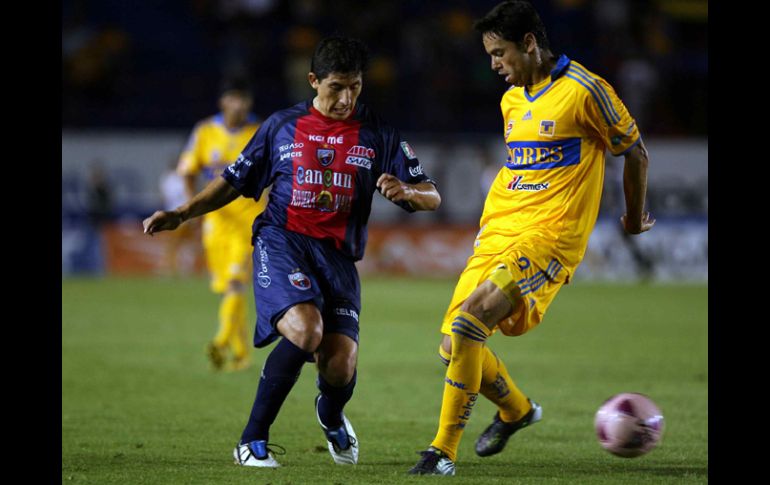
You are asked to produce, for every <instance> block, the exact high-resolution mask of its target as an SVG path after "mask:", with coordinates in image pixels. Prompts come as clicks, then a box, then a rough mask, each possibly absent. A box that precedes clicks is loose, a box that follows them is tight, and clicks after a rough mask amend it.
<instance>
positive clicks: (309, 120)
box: [222, 101, 435, 261]
mask: <svg viewBox="0 0 770 485" xmlns="http://www.w3.org/2000/svg"><path fill="white" fill-rule="evenodd" d="M383 173H389V174H392V175H394V176H396V177H398V178H399V179H400V180H401V181H403V182H406V183H410V184H416V183H419V182H430V183H434V184H435V182H433V180H431V179H430V178H429V177H428V176H427V175H426V174H425V173H424V172H423V168H422V166H421V165H420V161H419V159H418V158H417V156H416V155H415V153H414V151H413V150H412V148H411V147H410V146H409V143H407V142H406V141H404V140H403V139H402V138H401V136H400V135H399V133H398V131H397V130H396V129H395V128H393V127H391V126H390V125H388V124H386V123H385V122H384V121H383V120H382V119H381V118H379V117H378V116H377V115H375V114H374V113H372V112H371V110H370V109H369V108H368V107H366V106H365V105H363V104H361V103H358V105H357V106H356V110H355V112H354V114H353V115H351V116H350V117H348V118H347V119H345V120H334V119H332V118H328V117H326V116H324V115H322V114H321V113H320V112H319V111H318V110H316V109H315V108H314V107H313V105H312V102H311V101H303V102H301V103H299V104H297V105H295V106H293V107H291V108H288V109H285V110H281V111H277V112H276V113H274V114H272V115H271V116H270V117H269V118H267V120H265V122H264V123H262V125H261V126H260V128H259V130H258V131H257V133H256V134H255V135H254V136H253V137H252V139H251V140H250V141H249V143H248V144H247V145H246V148H244V150H243V151H242V152H241V155H240V156H239V157H238V159H237V160H236V161H235V162H234V163H232V164H231V165H229V166H228V167H227V168H226V169H225V170H224V172H223V173H222V176H223V177H224V178H225V180H227V182H229V183H230V184H231V185H232V186H233V187H235V189H237V190H238V191H239V192H240V193H241V194H243V195H244V196H246V197H252V198H257V197H259V194H261V193H262V190H263V189H265V188H266V187H268V186H270V185H272V189H271V190H270V196H269V197H270V198H269V200H268V203H267V208H266V209H265V211H264V212H263V213H262V214H260V215H259V216H258V217H257V218H256V219H255V221H254V225H253V230H254V233H255V234H256V232H257V231H258V230H259V228H260V227H261V226H263V225H274V226H278V227H282V228H285V229H287V230H289V231H293V232H296V233H299V234H304V235H307V236H310V237H313V238H316V239H319V240H328V241H330V242H333V244H334V245H335V247H336V248H337V249H338V250H340V251H342V253H343V254H345V255H347V256H348V257H350V258H352V259H353V260H354V261H357V260H359V259H361V258H362V257H363V255H364V247H365V246H366V238H367V231H366V224H367V221H368V220H369V214H370V212H371V208H372V197H373V195H374V191H375V190H376V188H377V187H376V186H375V184H376V182H377V179H378V178H379V177H380V175H381V174H383ZM397 204H398V205H399V206H401V207H402V208H403V209H405V210H407V211H409V212H413V211H414V209H412V207H411V206H410V205H409V204H408V203H406V202H400V203H397Z"/></svg>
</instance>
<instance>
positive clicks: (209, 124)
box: [177, 113, 267, 233]
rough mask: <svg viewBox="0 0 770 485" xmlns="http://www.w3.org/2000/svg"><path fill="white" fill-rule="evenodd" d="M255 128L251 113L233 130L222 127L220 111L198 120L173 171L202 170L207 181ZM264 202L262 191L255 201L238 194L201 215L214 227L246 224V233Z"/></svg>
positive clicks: (234, 155) (236, 153)
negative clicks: (220, 205)
mask: <svg viewBox="0 0 770 485" xmlns="http://www.w3.org/2000/svg"><path fill="white" fill-rule="evenodd" d="M258 128H259V123H257V121H256V118H255V117H254V116H252V115H250V116H249V118H248V119H247V121H246V123H245V124H244V125H243V126H242V127H240V128H237V129H235V130H229V129H228V128H227V126H225V123H224V118H223V116H222V114H221V113H219V114H217V115H214V116H210V117H208V118H206V119H204V120H202V121H200V122H198V123H197V124H196V125H195V128H193V132H192V134H191V135H190V138H189V140H188V142H187V145H186V146H185V148H184V150H183V151H182V154H181V156H180V159H179V166H178V169H177V172H178V173H179V174H180V175H198V174H201V173H202V174H203V176H204V178H205V179H206V182H207V183H208V182H209V181H211V180H213V179H214V178H215V177H219V176H220V175H221V174H222V171H223V170H224V169H225V167H227V166H228V165H230V164H231V163H233V162H234V161H235V160H236V159H237V158H238V156H239V155H240V154H241V150H243V147H245V146H246V144H247V143H248V142H249V140H251V137H252V136H254V133H256V131H257V129H258ZM266 205H267V197H266V194H265V193H263V194H262V196H261V197H260V199H259V201H258V202H255V201H254V199H247V198H245V197H243V196H239V197H238V198H237V199H235V200H234V201H232V202H231V203H229V204H228V205H226V206H224V207H222V208H221V209H218V210H216V211H213V212H210V213H208V214H206V215H205V216H204V218H205V220H206V222H207V223H209V224H212V225H214V226H215V227H221V226H226V225H228V224H232V223H236V224H239V225H240V224H248V228H249V233H250V231H251V224H252V223H253V222H254V219H255V218H256V217H257V216H258V215H259V214H260V213H261V212H262V211H263V210H264V208H265V206H266Z"/></svg>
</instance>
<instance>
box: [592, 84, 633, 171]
mask: <svg viewBox="0 0 770 485" xmlns="http://www.w3.org/2000/svg"><path fill="white" fill-rule="evenodd" d="M584 82H585V87H586V89H587V91H588V94H587V95H586V97H585V102H584V105H583V114H584V120H583V121H584V123H585V124H586V125H587V127H588V128H589V129H590V130H591V131H593V132H594V133H596V134H597V135H598V136H599V138H601V140H602V141H603V142H604V145H605V146H606V147H607V149H608V150H609V151H610V152H611V153H612V154H613V155H615V156H619V155H623V154H624V153H625V152H627V151H628V150H629V149H630V148H631V147H632V146H634V145H636V144H637V143H638V142H639V139H640V134H639V128H638V127H637V126H636V121H635V120H634V119H633V118H632V117H631V114H630V113H629V112H628V109H626V106H625V105H624V104H623V101H621V100H620V98H619V97H618V95H617V94H616V93H615V90H614V89H613V88H612V86H610V84H609V83H608V82H607V81H605V80H604V79H602V78H600V77H593V78H590V80H585V79H584Z"/></svg>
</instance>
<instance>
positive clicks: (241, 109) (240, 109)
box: [219, 91, 251, 124]
mask: <svg viewBox="0 0 770 485" xmlns="http://www.w3.org/2000/svg"><path fill="white" fill-rule="evenodd" d="M219 109H221V110H222V115H223V116H224V117H225V119H226V120H227V121H228V123H232V124H241V123H243V122H244V121H246V117H247V116H248V115H249V110H250V109H251V96H250V95H249V94H246V93H243V92H240V91H227V92H225V93H224V94H223V95H222V97H221V98H219Z"/></svg>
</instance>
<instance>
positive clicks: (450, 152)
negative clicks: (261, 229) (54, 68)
mask: <svg viewBox="0 0 770 485" xmlns="http://www.w3.org/2000/svg"><path fill="white" fill-rule="evenodd" d="M496 3H497V1H487V0H484V1H451V0H450V1H442V2H437V1H408V2H374V3H370V2H352V1H351V2H343V1H331V0H290V1H278V0H155V1H152V2H125V1H121V0H101V1H93V0H90V1H89V0H64V1H63V2H62V82H63V99H62V101H63V103H62V274H63V276H70V275H83V274H96V275H125V274H158V275H161V274H167V273H169V272H170V271H172V269H171V267H170V265H169V263H168V261H166V260H164V258H163V257H162V255H163V252H164V251H165V249H164V247H165V244H166V243H167V242H168V240H167V238H166V237H165V236H164V235H161V236H159V237H155V238H147V237H143V235H142V234H141V230H140V221H141V219H142V218H143V217H146V216H147V215H149V214H150V213H151V212H152V211H153V210H155V209H157V208H159V207H161V206H162V205H163V200H162V197H161V192H160V188H159V184H160V179H161V176H162V175H163V173H164V172H165V171H166V170H167V169H168V167H169V164H171V163H173V162H174V161H175V160H176V158H177V157H178V155H179V152H180V150H181V148H182V145H183V144H184V143H185V141H186V139H187V136H188V135H189V132H190V130H191V128H192V126H193V124H194V123H195V122H196V121H198V120H199V119H201V118H203V117H205V116H208V115H211V114H213V113H214V112H215V111H216V102H217V89H218V86H219V83H220V81H221V79H222V78H223V77H225V76H229V75H246V76H248V77H250V78H251V79H252V80H253V82H254V88H255V89H254V91H255V100H254V112H255V113H256V114H257V115H258V116H259V117H262V118H264V117H267V116H268V115H269V114H270V113H272V112H273V111H274V110H277V109H280V108H283V107H286V106H289V105H292V104H294V103H296V102H298V101H300V100H302V99H306V98H308V97H310V96H311V90H310V88H309V86H307V83H306V81H305V74H306V72H307V71H308V68H309V57H310V55H311V53H312V49H313V46H314V45H315V43H316V41H317V40H318V39H320V38H321V37H323V36H325V35H328V34H331V33H334V32H342V33H346V34H349V35H354V36H357V37H359V38H361V39H362V40H364V41H365V42H367V44H368V45H369V46H370V48H371V51H372V54H373V62H372V66H371V69H370V71H369V73H368V74H367V75H366V76H365V84H364V91H363V94H362V97H361V100H362V101H363V102H365V103H368V104H369V105H370V106H372V107H373V108H374V109H375V110H376V111H377V112H379V113H381V114H382V115H383V116H384V117H385V118H386V119H387V120H389V121H390V122H391V123H393V124H394V125H395V126H397V127H399V129H400V130H401V131H402V133H403V134H404V136H405V138H406V139H407V140H408V141H409V142H410V144H411V145H412V146H413V147H414V149H415V151H416V153H417V154H418V156H419V157H420V160H421V161H422V163H423V165H424V166H425V168H426V172H427V173H428V174H430V175H431V176H432V177H434V178H435V179H437V180H438V182H439V184H440V185H439V187H440V189H441V191H442V194H443V195H444V202H443V205H442V206H441V208H440V210H438V211H437V212H435V213H424V214H418V215H417V216H416V217H415V216H409V215H407V214H405V213H402V211H401V210H400V209H398V208H397V207H395V206H393V205H392V204H390V203H388V202H387V201H385V200H384V199H383V198H381V197H376V198H375V205H374V208H373V212H372V218H371V226H370V228H371V236H370V243H369V246H368V248H367V254H366V257H365V258H364V260H363V261H362V262H361V264H360V268H361V271H362V273H363V274H364V275H370V274H374V273H377V274H381V273H397V274H404V273H414V274H422V275H428V274H431V275H437V276H448V277H452V276H455V275H457V274H458V273H459V271H460V270H461V269H462V267H463V264H464V261H465V259H466V258H467V256H468V255H469V254H470V251H471V241H472V240H473V237H474V235H475V232H476V230H477V224H478V218H479V216H480V214H481V209H482V204H483V201H484V196H485V192H486V188H487V186H488V184H489V182H490V181H491V177H492V176H493V175H494V173H495V171H496V170H497V167H499V166H500V164H501V163H502V161H503V160H504V158H505V153H504V147H503V144H502V143H501V126H502V123H501V120H500V114H499V108H498V106H499V99H500V95H501V94H502V92H503V90H504V89H505V85H504V84H503V83H502V82H501V81H500V79H499V77H498V76H496V75H495V74H494V73H493V72H492V71H491V70H490V69H489V60H488V57H487V56H486V55H485V54H484V52H483V50H482V46H481V43H480V41H479V39H478V37H477V35H476V34H475V33H474V32H473V30H472V28H471V24H472V21H473V19H475V18H477V17H479V16H481V15H483V14H484V13H485V12H486V11H488V10H489V9H490V8H491V7H492V6H494V5H495V4H496ZM534 3H535V4H536V6H537V8H538V9H539V10H540V12H541V15H542V17H543V20H544V22H545V24H546V26H547V29H548V32H549V36H550V39H551V43H552V46H553V48H554V51H555V52H557V53H561V52H563V53H566V54H567V55H568V56H570V57H571V58H574V59H577V60H580V61H581V62H583V63H584V64H585V65H586V66H588V67H589V68H590V69H592V70H593V71H595V72H597V73H598V74H600V75H603V76H604V77H605V78H606V79H607V80H608V81H609V82H610V83H612V84H613V85H614V86H615V88H616V89H617V91H618V92H619V94H620V96H621V98H622V99H623V100H624V101H625V103H626V104H627V106H628V107H629V109H630V111H631V113H632V114H633V115H634V116H635V117H636V119H637V122H638V124H639V126H640V129H641V131H642V134H643V136H644V138H645V141H646V143H647V145H648V148H649V152H650V157H651V164H650V170H649V192H648V200H649V208H650V210H651V211H652V213H653V214H654V215H655V217H656V218H657V219H658V224H657V225H656V227H655V230H653V231H652V232H650V233H648V234H645V235H644V236H642V237H636V238H630V239H629V238H625V237H623V234H622V233H621V231H620V225H619V224H618V222H617V220H618V218H619V217H620V215H621V213H622V210H623V199H622V187H621V173H622V158H612V157H610V158H609V159H608V162H607V175H606V179H605V194H604V199H603V202H602V208H601V213H600V218H599V221H598V223H597V228H596V230H595V232H594V234H593V236H592V237H591V241H590V245H589V251H588V253H587V255H586V258H585V260H584V262H583V264H582V265H581V266H580V268H579V269H578V271H577V273H576V275H575V281H580V280H602V281H604V280H610V281H619V280H624V281H635V280H639V279H641V280H644V281H666V282H669V281H683V280H684V281H690V282H707V280H708V239H707V233H708V189H707V185H708V167H707V161H708V138H707V117H706V111H707V72H708V56H707V34H706V32H707V29H706V27H707V19H708V4H707V2H706V1H699V0H658V1H633V0H594V1H588V0H551V1H540V2H538V1H535V2H534ZM178 257H179V259H178V261H177V268H176V271H178V272H179V273H181V274H197V275H200V274H203V273H202V272H203V268H204V267H203V264H202V258H201V252H200V244H198V243H197V239H193V240H192V243H191V244H189V245H187V246H184V247H183V248H182V249H180V251H179V255H178Z"/></svg>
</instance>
